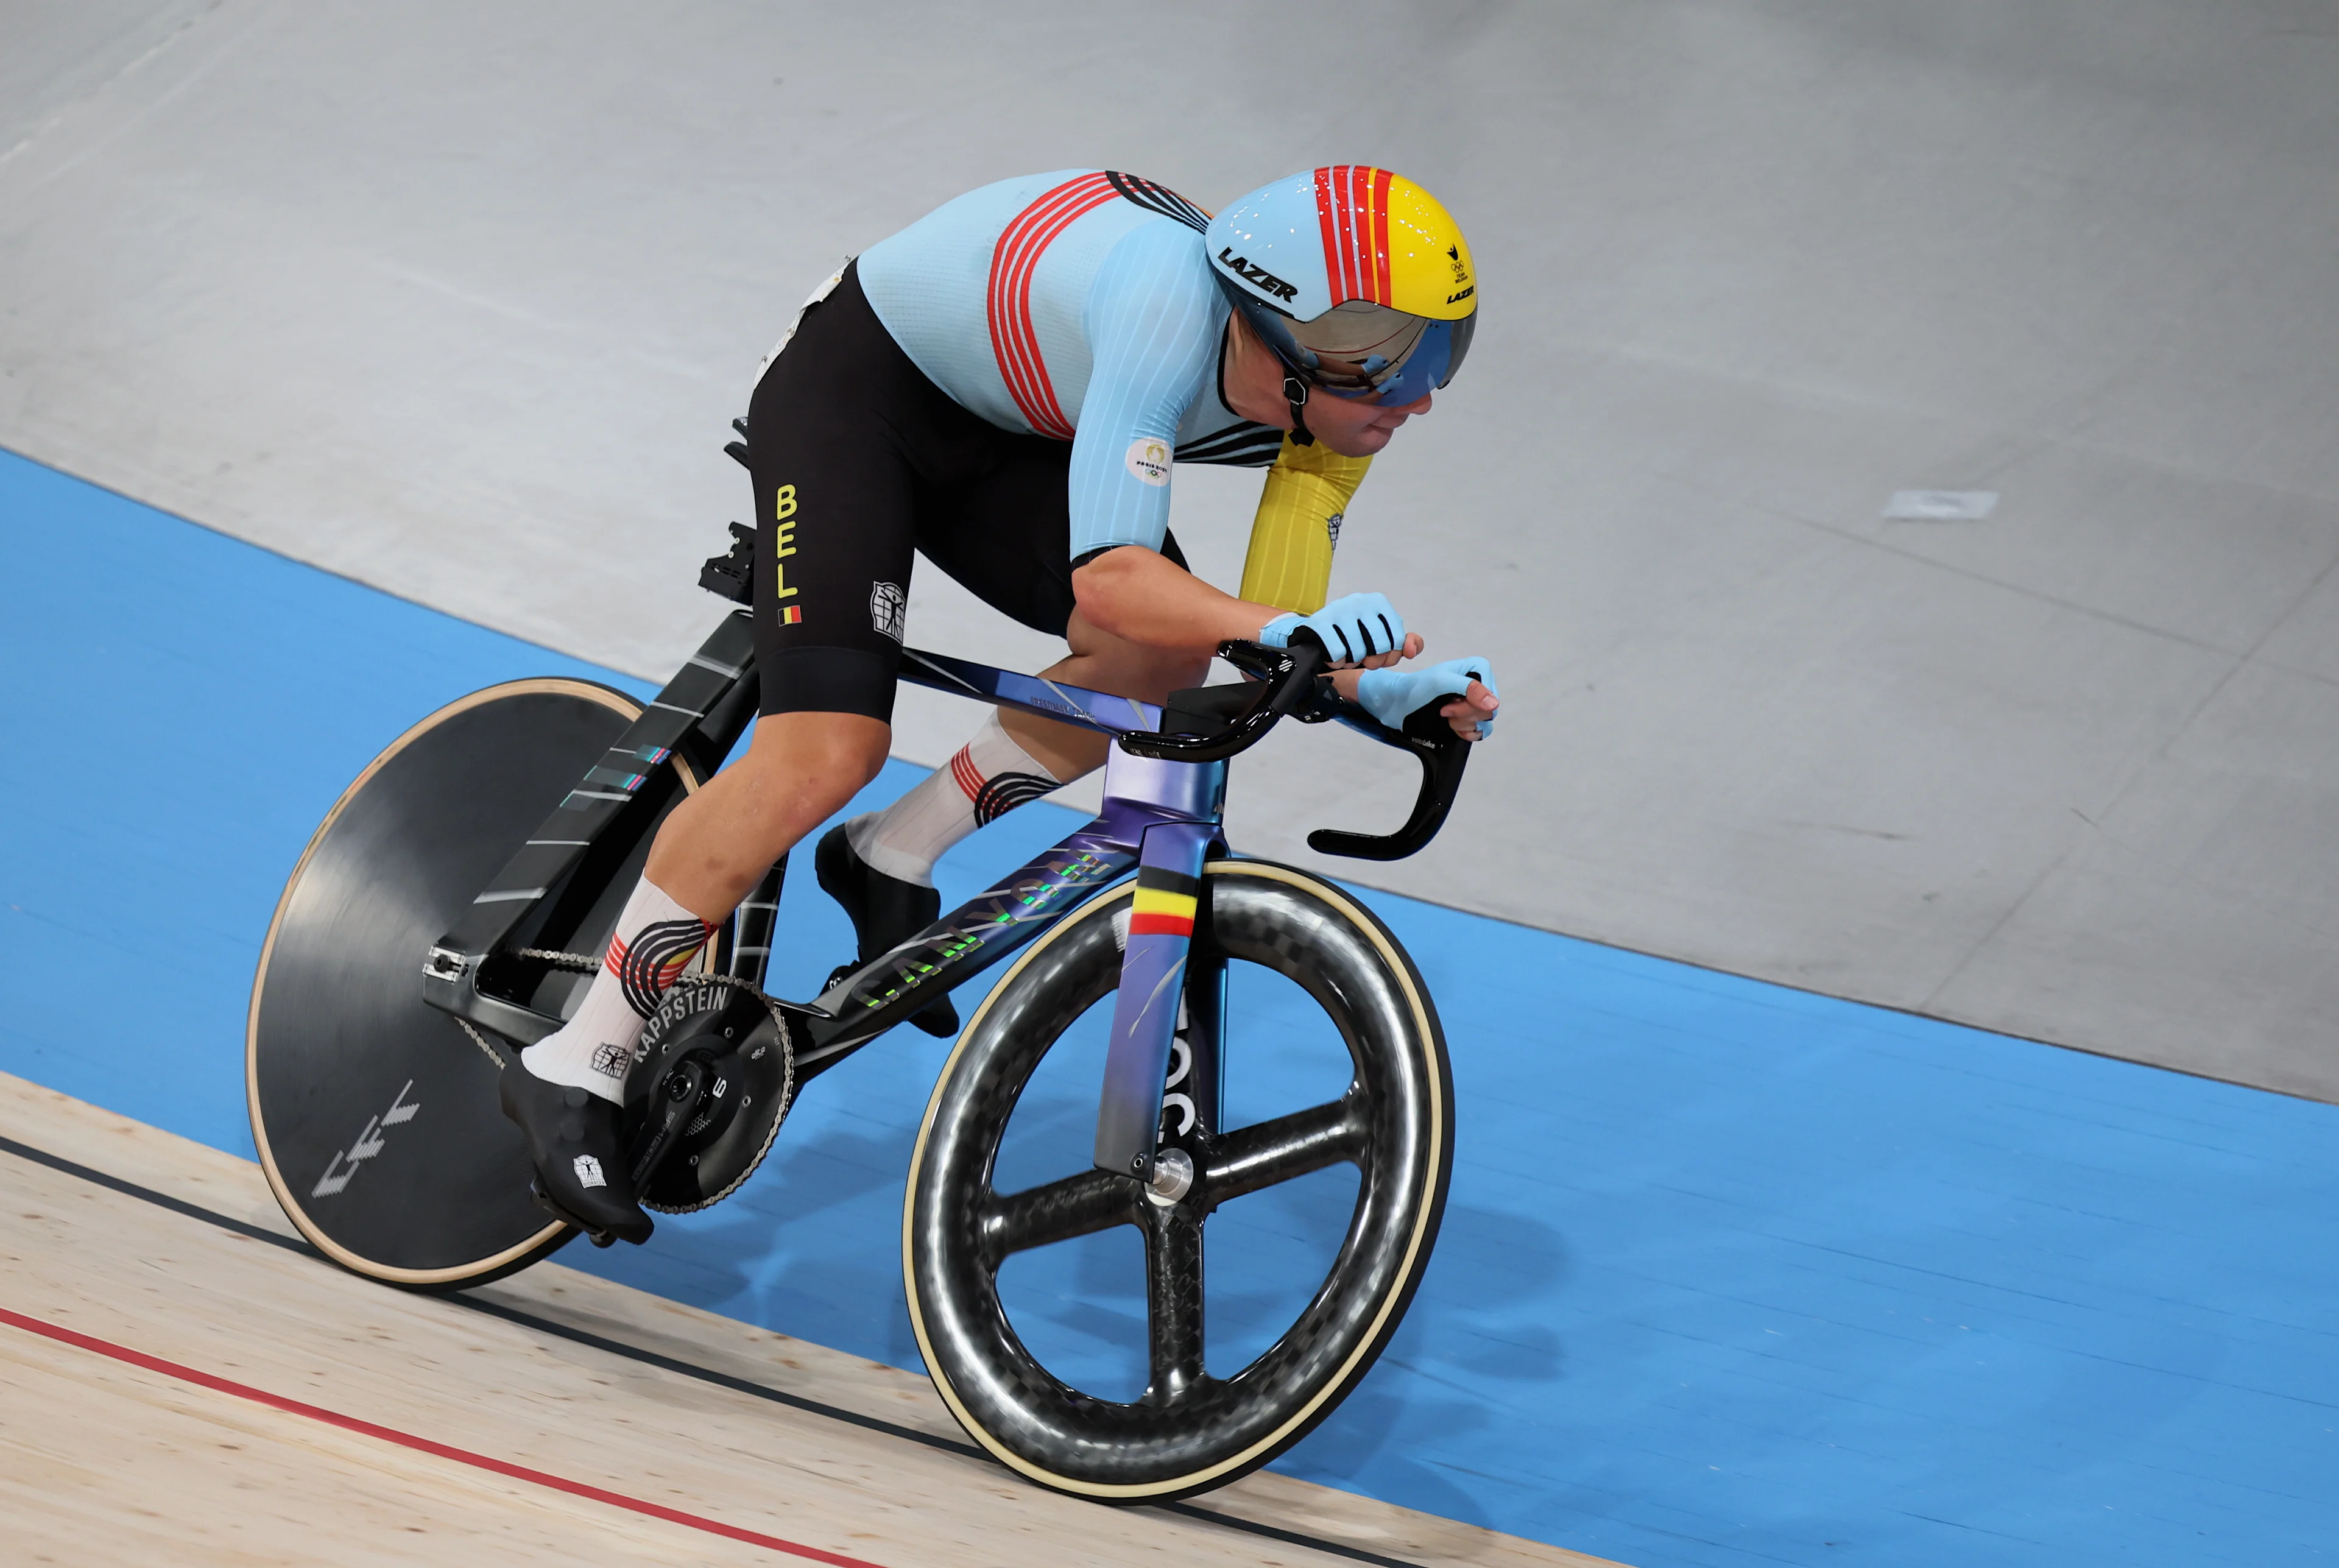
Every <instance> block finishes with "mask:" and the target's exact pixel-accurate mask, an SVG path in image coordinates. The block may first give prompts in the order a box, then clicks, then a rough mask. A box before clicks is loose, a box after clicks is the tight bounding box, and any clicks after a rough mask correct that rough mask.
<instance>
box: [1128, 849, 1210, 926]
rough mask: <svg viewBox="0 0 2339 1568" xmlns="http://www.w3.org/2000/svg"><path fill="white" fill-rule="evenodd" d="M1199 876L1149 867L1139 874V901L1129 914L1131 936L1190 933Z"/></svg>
mask: <svg viewBox="0 0 2339 1568" xmlns="http://www.w3.org/2000/svg"><path fill="white" fill-rule="evenodd" d="M1201 891H1202V884H1201V883H1200V881H1199V879H1197V878H1194V877H1190V876H1183V875H1180V874H1179V873H1177V872H1174V871H1166V870H1162V869H1160V868H1159V867H1156V866H1147V867H1145V868H1144V869H1143V870H1141V871H1140V872H1139V873H1137V903H1136V906H1135V908H1134V909H1133V911H1132V912H1131V913H1130V917H1129V934H1130V935H1131V936H1191V935H1193V934H1194V901H1195V899H1196V897H1197V896H1198V895H1199V893H1200V892H1201Z"/></svg>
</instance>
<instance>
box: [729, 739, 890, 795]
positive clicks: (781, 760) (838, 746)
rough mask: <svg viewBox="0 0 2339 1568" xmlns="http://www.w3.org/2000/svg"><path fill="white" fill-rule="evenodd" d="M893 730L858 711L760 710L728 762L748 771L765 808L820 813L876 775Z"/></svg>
mask: <svg viewBox="0 0 2339 1568" xmlns="http://www.w3.org/2000/svg"><path fill="white" fill-rule="evenodd" d="M892 743H893V728H892V726H891V725H887V724H885V723H884V722H883V720H880V719H873V718H869V717H867V716H865V715H861V714H827V713H795V714H766V715H764V716H763V717H762V718H760V719H758V720H756V721H755V738H754V740H753V741H751V742H750V743H749V745H748V747H747V754H746V755H745V757H743V758H741V759H740V761H739V762H738V763H736V764H734V765H735V766H737V767H744V768H745V769H747V770H749V773H750V775H751V779H752V782H753V784H754V785H755V793H756V794H757V796H758V797H759V799H760V800H761V801H762V802H763V803H764V804H765V807H766V809H768V810H771V811H774V812H777V813H780V814H787V815H791V816H794V815H800V814H807V813H809V814H812V815H814V817H815V818H818V817H824V816H827V815H829V814H831V813H833V812H834V811H835V810H836V809H837V808H838V807H840V806H842V805H843V804H844V803H845V802H846V801H849V800H851V799H852V798H853V797H854V795H855V794H858V793H859V792H860V790H861V788H862V786H863V785H864V784H868V782H869V781H870V780H871V779H873V778H875V777H876V776H877V773H878V770H879V769H881V768H883V766H884V765H885V756H886V753H887V750H888V749H889V748H890V746H891V745H892Z"/></svg>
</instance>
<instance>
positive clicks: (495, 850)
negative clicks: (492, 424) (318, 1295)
mask: <svg viewBox="0 0 2339 1568" xmlns="http://www.w3.org/2000/svg"><path fill="white" fill-rule="evenodd" d="M641 711H642V707H641V705H640V704H639V703H638V702H637V701H635V700H634V699H633V698H632V697H629V696H627V695H626V694H624V693H623V692H619V691H614V690H612V689H610V688H608V687H607V686H601V685H594V684H592V683H590V682H587V681H578V680H567V679H541V680H524V681H513V682H509V683H507V684H505V685H498V686H490V687H489V688H488V689H486V690H485V691H479V692H474V693H472V694H471V695H469V696H467V697H463V698H461V699H459V701H456V702H454V703H450V704H449V705H447V706H446V707H443V708H441V709H439V711H438V712H437V713H435V714H432V715H430V716H429V718H426V719H424V720H423V721H422V722H421V723H420V724H418V725H415V726H414V727H413V728H412V729H410V730H409V731H407V732H406V734H404V735H400V737H399V738H398V739H397V741H395V742H394V743H392V744H391V745H390V748H389V749H388V750H386V751H384V752H383V753H382V754H381V755H380V756H378V757H376V758H375V759H374V760H373V762H372V763H371V764H369V765H368V766H367V768H366V770H365V771H364V772H363V773H361V774H359V775H358V778H357V780H356V782H355V783H353V784H350V786H349V788H348V789H347V790H345V791H343V792H342V794H341V797H340V800H338V801H337V802H335V803H334V804H333V809H332V810H331V812H330V813H328V814H327V815H326V817H325V820H324V822H323V823H321V825H320V826H319V827H318V829H317V832H316V833H315V835H314V836H313V837H312V838H311V840H310V841H309V846H308V848H307V849H306V850H305V851H304V852H303V853H301V860H300V863H299V864H297V865H296V866H294V868H293V870H292V875H291V878H290V879H289V880H288V881H287V882H286V883H285V887H284V894H283V896H282V898H281V899H280V900H279V901H278V902H277V906H276V913H275V917H274V919H273V920H272V921H271V922H270V923H269V928H268V939H267V942H266V943H265V944H264V945H263V946H262V949H261V955H260V968H259V971H258V973H257V974H255V975H254V977H253V979H252V1008H251V1011H250V1014H249V1016H248V1019H247V1022H246V1026H245V1058H244V1065H245V1087H246V1092H247V1096H248V1100H249V1102H250V1107H251V1112H252V1139H253V1141H254V1142H255V1143H257V1144H258V1145H259V1149H260V1160H261V1166H262V1169H263V1170H264V1171H265V1172H266V1174H267V1177H268V1184H269V1186H270V1187H271V1188H273V1189H274V1191H275V1194H276V1199H277V1201H278V1202H279V1203H280V1204H281V1205H282V1206H283V1208H284V1212H285V1214H286V1215H287V1216H288V1217H290V1218H291V1220H292V1223H293V1224H294V1225H295V1226H297V1227H298V1228H300V1231H301V1234H302V1235H303V1236H305V1237H307V1238H309V1240H310V1241H311V1242H313V1243H314V1244H315V1245H316V1246H317V1247H318V1248H319V1249H320V1250H321V1251H322V1252H324V1253H325V1254H326V1256H328V1257H331V1258H332V1259H333V1260H334V1261H335V1262H337V1263H340V1264H341V1265H343V1266H344V1267H348V1268H350V1269H353V1270H355V1271H356V1272H358V1273H360V1274H363V1275H366V1276H368V1277H371V1278H375V1279H380V1280H383V1281H385V1282H387V1283H390V1284H393V1285H401V1286H408V1287H417V1288H424V1289H452V1288H456V1287H463V1286H470V1285H479V1284H484V1283H486V1282H487V1281H489V1280H491V1279H496V1278H500V1277H503V1276H505V1275H507V1274H510V1273H512V1272H513V1271H515V1270H517V1269H520V1268H524V1267H527V1266H528V1265H529V1264H530V1263H533V1262H535V1261H537V1260H538V1258H540V1257H544V1256H546V1255H547V1254H548V1253H550V1252H552V1251H554V1250H555V1249H556V1248H558V1247H560V1246H561V1245H563V1244H564V1243H565V1242H567V1240H568V1239H569V1238H571V1237H572V1236H574V1235H575V1234H576V1233H575V1231H574V1230H572V1229H571V1228H569V1227H568V1226H567V1225H565V1224H563V1223H561V1222H559V1221H558V1220H554V1219H550V1218H548V1217H547V1216H546V1214H545V1212H544V1211H543V1210H542V1209H541V1208H538V1207H537V1206H536V1204H535V1202H534V1201H533V1200H532V1199H531V1198H530V1197H529V1195H528V1182H529V1178H530V1175H531V1171H530V1168H529V1164H528V1150H527V1146H526V1144H525V1143H524V1142H523V1141H522V1139H521V1138H520V1134H519V1129H518V1128H516V1127H514V1126H513V1125H512V1124H511V1123H510V1122H509V1121H508V1120H507V1119H505V1118H504V1115H503V1112H502V1109H501V1108H500V1106H499V1105H498V1097H497V1080H498V1073H499V1072H500V1071H501V1070H503V1067H504V1064H505V1063H506V1062H507V1061H508V1060H510V1055H509V1051H508V1047H506V1046H505V1045H504V1044H503V1042H500V1041H497V1040H495V1037H493V1036H486V1037H483V1038H485V1039H487V1040H489V1041H491V1042H492V1043H489V1044H486V1045H483V1044H481V1043H480V1042H479V1040H474V1038H473V1037H472V1036H471V1035H470V1034H469V1032H467V1031H465V1029H464V1027H463V1026H462V1025H461V1024H460V1023H459V1022H457V1021H456V1020H455V1019H453V1018H452V1017H450V1016H449V1015H448V1014H446V1013H444V1012H441V1011H439V1010H438V1009H436V1008H433V1007H431V1006H429V1004H427V1003H426V1002H425V1001H423V1000H422V963H423V960H424V958H425V956H426V955H427V954H428V953H429V951H430V947H431V944H432V943H433V942H436V941H437V940H438V939H439V936H440V935H441V934H443V933H444V932H447V931H448V930H449V928H450V927H452V926H453V925H454V924H455V922H456V919H457V917H458V916H459V914H460V913H461V912H463V910H464V908H465V907H466V906H467V905H469V902H471V900H472V898H473V896H474V895H476V894H477V893H478V892H479V890H480V889H481V888H483V887H485V886H487V885H488V882H489V878H491V877H492V876H494V875H495V873H497V872H498V870H500V869H501V868H502V866H503V864H504V863H505V862H506V861H507V860H508V858H509V857H510V855H511V853H512V851H513V850H514V849H515V848H517V847H518V845H519V844H520V843H521V842H522V841H523V840H524V839H526V838H527V837H528V833H530V832H531V831H533V830H534V829H535V828H536V827H537V826H538V823H541V822H542V821H543V820H544V818H545V816H546V814H548V812H549V811H551V809H552V808H553V806H554V805H555V804H557V803H558V801H559V800H560V799H561V797H562V795H563V794H565V793H566V792H567V791H568V790H569V789H571V788H572V787H574V786H575V784H576V783H577V780H578V779H579V778H581V777H583V776H584V774H585V770H586V769H587V768H588V767H590V766H591V765H592V764H593V763H594V762H595V760H596V759H597V757H598V756H599V755H600V754H601V753H602V752H603V751H605V750H606V749H607V747H608V746H609V745H611V744H612V743H613V742H614V741H616V740H617V737H618V736H619V735H622V734H623V733H624V732H625V730H626V728H627V726H628V725H631V724H632V723H633V721H634V720H635V719H636V718H637V717H639V716H640V714H641ZM674 765H675V767H676V773H677V775H678V783H679V786H680V787H679V788H675V787H673V782H674V781H669V786H668V793H669V794H671V795H672V796H673V797H674V798H677V799H678V798H679V797H680V795H681V794H683V793H685V792H686V791H688V790H690V789H695V788H696V785H697V779H696V774H694V773H693V772H692V770H691V769H690V767H689V766H688V764H686V763H685V762H684V761H683V759H681V758H679V757H676V759H675V764H674ZM656 787H657V786H656V784H651V785H650V786H648V787H647V788H646V790H645V791H644V794H651V793H652V792H653V791H655V790H656ZM646 849H647V840H646V838H645V839H644V841H643V843H642V844H641V845H640V846H639V847H638V848H637V852H636V854H635V857H634V861H633V862H632V863H629V864H628V866H626V867H620V868H619V869H618V873H617V875H616V876H614V877H612V878H611V879H610V884H609V887H608V889H607V892H606V893H605V894H604V895H603V896H602V898H601V900H600V902H598V903H597V905H596V907H595V911H594V912H593V914H592V916H590V917H588V918H587V921H586V922H585V925H584V927H583V928H581V929H580V930H579V932H578V939H579V940H582V939H583V938H585V937H586V936H587V935H588V934H590V933H591V932H594V931H595V930H596V929H597V930H598V934H599V936H600V939H601V941H603V942H606V941H607V926H608V925H610V924H613V923H614V922H615V920H616V917H617V909H616V908H615V907H605V906H613V905H614V904H615V903H617V902H622V900H623V899H624V897H625V895H626V893H627V891H628V890H629V889H630V888H631V886H632V881H633V879H632V876H631V875H630V874H627V873H628V872H629V871H637V870H638V861H639V858H640V856H641V855H642V854H643V853H646ZM596 922H598V926H597V925H596ZM584 981H585V977H584V976H581V975H579V976H577V977H576V978H575V979H574V980H573V981H571V980H569V979H567V977H565V976H560V975H558V974H553V975H548V976H547V978H546V980H545V981H544V983H543V985H542V987H541V988H540V990H541V994H539V995H538V997H537V998H535V999H534V1000H535V1001H536V1003H537V1005H539V1006H545V1007H548V1008H551V1009H552V1010H554V1011H558V1007H559V1004H560V1001H563V1000H566V999H567V997H569V996H573V995H574V994H575V992H576V991H577V989H578V988H579V987H581V985H582V984H583V983H584Z"/></svg>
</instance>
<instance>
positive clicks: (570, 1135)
mask: <svg viewBox="0 0 2339 1568" xmlns="http://www.w3.org/2000/svg"><path fill="white" fill-rule="evenodd" d="M891 735H892V730H891V728H890V726H888V725H885V724H883V723H882V722H880V721H879V720H876V719H873V718H868V717H865V716H863V715H858V714H803V713H799V714H780V715H767V716H765V718H763V719H761V720H758V721H757V723H756V725H755V739H754V740H753V741H751V742H750V743H749V745H748V747H747V754H746V755H745V756H744V757H742V758H740V759H739V760H738V761H737V762H736V763H734V764H732V765H731V766H730V767H728V768H725V770H724V771H723V772H721V773H719V774H716V775H715V777H714V778H713V779H712V780H710V781H708V783H707V785H706V788H705V789H702V790H700V791H699V792H698V793H697V794H695V795H692V796H691V797H690V798H689V799H687V800H686V801H685V802H683V803H682V804H680V805H679V806H676V808H675V810H674V811H673V813H672V814H669V815H668V816H667V817H666V822H665V823H664V824H663V825H662V826H661V827H660V828H659V829H658V836H657V841H656V843H654V844H653V845H652V846H651V848H650V856H649V861H648V863H647V865H646V869H645V871H644V873H643V875H642V879H641V881H640V882H639V883H637V884H636V885H635V887H634V890H633V892H632V894H631V895H630V896H629V897H628V898H627V901H626V908H625V912H624V913H623V914H621V915H619V916H618V918H617V931H616V932H615V933H614V934H613V935H612V936H611V938H610V941H609V949H608V952H607V954H606V955H605V956H604V957H603V959H602V962H601V968H600V970H599V971H598V972H597V973H596V974H595V975H594V976H593V983H592V985H591V986H590V987H588V988H587V991H586V992H585V1000H584V1001H583V1002H582V1003H581V1004H580V1005H579V1006H578V1007H577V1012H576V1015H575V1016H574V1017H572V1018H571V1019H569V1021H567V1023H565V1024H563V1025H562V1026H561V1027H560V1028H558V1029H557V1030H555V1031H553V1032H552V1033H551V1034H549V1035H547V1036H546V1037H545V1038H544V1039H543V1040H538V1042H537V1043H536V1044H534V1045H531V1046H529V1047H528V1049H527V1050H523V1051H522V1052H520V1070H518V1071H508V1072H506V1073H505V1074H504V1076H503V1079H502V1081H501V1094H502V1100H503V1107H504V1113H505V1114H506V1115H507V1116H509V1117H510V1118H511V1119H513V1120H514V1121H515V1122H517V1123H518V1125H519V1128H520V1130H521V1132H522V1133H523V1134H524V1135H525V1137H526V1138H527V1139H528V1158H529V1160H530V1162H531V1163H532V1164H534V1165H535V1167H536V1171H537V1179H538V1184H539V1185H540V1187H541V1188H542V1189H543V1191H544V1192H545V1193H546V1194H547V1195H548V1197H549V1198H550V1199H551V1201H552V1202H553V1203H554V1204H555V1205H556V1206H558V1208H560V1209H561V1211H562V1212H564V1213H566V1214H567V1215H568V1216H569V1217H570V1218H574V1219H576V1220H578V1221H579V1222H581V1223H582V1224H583V1225H584V1226H585V1228H587V1229H589V1230H593V1231H596V1232H600V1231H607V1232H608V1233H610V1234H612V1235H615V1236H617V1237H621V1238H624V1239H626V1240H627V1241H642V1240H645V1239H646V1238H648V1236H649V1234H650V1219H649V1217H648V1216H647V1215H646V1214H644V1213H643V1212H642V1211H641V1209H640V1208H639V1207H638V1206H637V1203H636V1201H635V1195H634V1191H633V1187H632V1183H631V1181H630V1180H629V1179H628V1178H627V1172H626V1169H625V1158H624V1150H623V1149H621V1148H620V1146H619V1142H618V1120H617V1108H618V1104H619V1102H620V1101H621V1100H622V1099H623V1098H624V1093H625V1075H626V1071H627V1069H628V1068H629V1067H630V1066H632V1064H633V1052H634V1048H635V1045H636V1044H637V1041H638V1040H640V1038H641V1031H642V1025H643V1024H644V1023H645V1022H646V1021H647V1019H648V1015H649V1014H650V1013H651V1012H652V1011H654V1010H655V1009H656V1005H657V1001H658V998H659V996H660V995H661V994H662V993H663V992H664V991H666V989H667V988H668V987H670V986H671V985H673V983H674V982H675V981H676V979H677V978H679V976H680V975H681V972H682V969H683V966H684V965H685V964H686V963H688V962H690V959H691V957H692V955H693V954H695V953H696V952H698V950H699V949H700V948H701V947H704V946H705V945H706V941H707V939H708V938H709V937H711V936H712V935H714V932H715V927H716V923H717V922H720V921H722V920H723V919H724V918H725V916H727V915H728V914H729V913H730V912H731V911H732V909H733V908H734V906H735V905H736V904H737V903H738V902H739V901H740V900H741V899H742V898H744V897H745V896H746V893H747V890H748V889H749V888H751V887H753V886H754V885H755V883H756V881H757V880H758V879H759V878H761V877H762V876H763V874H764V873H765V871H766V870H767V869H769V867H770V866H771V863H773V862H774V861H775V860H777V859H779V857H780V856H781V855H782V854H783V853H785V852H786V851H788V850H789V849H791V848H793V847H794V844H795V843H796V841H797V840H799V839H801V838H803V837H804V834H805V833H809V832H810V831H811V830H812V829H813V828H814V826H815V825H817V824H818V823H820V822H821V821H822V820H823V819H824V818H825V817H828V816H830V815H832V814H834V813H835V811H836V809H837V808H838V807H839V806H842V805H843V804H844V803H845V802H846V801H848V800H851V799H852V798H853V795H854V792H855V791H856V790H858V789H860V788H861V786H862V785H864V784H867V783H868V782H869V781H870V780H871V779H872V778H873V777H875V776H876V774H877V770H878V769H879V768H881V767H883V765H884V764H885V748H886V744H887V742H888V740H889V739H890V738H891Z"/></svg>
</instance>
